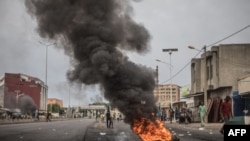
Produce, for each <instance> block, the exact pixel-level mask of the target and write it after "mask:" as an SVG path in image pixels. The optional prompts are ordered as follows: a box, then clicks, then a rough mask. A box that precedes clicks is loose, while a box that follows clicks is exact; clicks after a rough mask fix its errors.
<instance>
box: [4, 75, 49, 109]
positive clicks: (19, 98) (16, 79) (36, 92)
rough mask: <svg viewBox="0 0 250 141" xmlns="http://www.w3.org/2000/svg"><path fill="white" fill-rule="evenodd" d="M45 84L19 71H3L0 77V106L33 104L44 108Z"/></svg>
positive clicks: (15, 107) (46, 96)
mask: <svg viewBox="0 0 250 141" xmlns="http://www.w3.org/2000/svg"><path fill="white" fill-rule="evenodd" d="M47 90H48V88H47V86H46V85H45V84H44V82H42V81H41V80H40V79H38V78H36V77H32V76H29V75H26V74H21V73H5V74H4V75H3V76H2V77H1V78H0V106H1V107H3V108H9V109H18V108H19V109H20V107H18V106H22V105H20V104H23V106H25V105H26V106H28V105H33V106H35V107H36V109H38V110H46V105H47V98H48V93H47Z"/></svg>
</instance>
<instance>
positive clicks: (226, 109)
mask: <svg viewBox="0 0 250 141" xmlns="http://www.w3.org/2000/svg"><path fill="white" fill-rule="evenodd" d="M230 100H231V98H230V96H226V98H225V99H224V102H222V104H221V108H220V112H221V115H222V117H223V119H224V124H223V125H222V127H221V129H220V133H221V134H224V125H225V124H227V123H228V121H229V119H230V117H231V118H233V114H232V105H231V103H230Z"/></svg>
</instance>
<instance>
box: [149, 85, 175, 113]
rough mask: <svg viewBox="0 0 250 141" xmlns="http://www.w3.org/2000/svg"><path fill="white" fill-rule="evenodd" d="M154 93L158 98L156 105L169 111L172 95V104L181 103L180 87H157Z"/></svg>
mask: <svg viewBox="0 0 250 141" xmlns="http://www.w3.org/2000/svg"><path fill="white" fill-rule="evenodd" d="M171 89H172V91H171ZM153 93H154V96H155V98H156V105H157V106H159V107H161V108H167V109H168V108H169V107H170V104H171V95H172V104H173V103H174V102H177V101H180V86H178V85H175V84H172V85H171V84H165V85H163V84H160V85H156V87H155V89H154V92H153ZM171 93H172V94H171Z"/></svg>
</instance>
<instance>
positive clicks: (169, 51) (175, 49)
mask: <svg viewBox="0 0 250 141" xmlns="http://www.w3.org/2000/svg"><path fill="white" fill-rule="evenodd" d="M162 51H163V52H168V53H169V56H170V67H169V68H170V108H172V106H173V105H172V103H173V99H172V97H173V95H172V67H171V66H172V64H171V55H172V52H175V51H178V49H177V48H169V49H162Z"/></svg>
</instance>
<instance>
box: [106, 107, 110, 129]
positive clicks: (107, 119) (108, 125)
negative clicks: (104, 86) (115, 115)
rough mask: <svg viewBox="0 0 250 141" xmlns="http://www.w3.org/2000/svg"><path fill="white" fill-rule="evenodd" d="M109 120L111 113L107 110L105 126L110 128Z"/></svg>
mask: <svg viewBox="0 0 250 141" xmlns="http://www.w3.org/2000/svg"><path fill="white" fill-rule="evenodd" d="M110 122H111V115H110V112H109V111H108V112H107V113H106V123H107V128H110Z"/></svg>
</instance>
